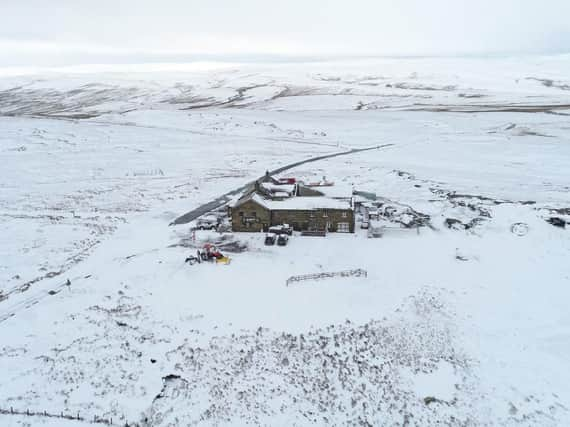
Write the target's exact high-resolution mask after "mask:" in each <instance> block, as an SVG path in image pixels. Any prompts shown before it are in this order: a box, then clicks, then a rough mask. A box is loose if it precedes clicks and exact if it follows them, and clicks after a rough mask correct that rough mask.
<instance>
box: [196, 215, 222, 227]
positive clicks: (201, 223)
mask: <svg viewBox="0 0 570 427" xmlns="http://www.w3.org/2000/svg"><path fill="white" fill-rule="evenodd" d="M218 224H219V219H218V217H216V216H214V215H207V216H203V217H200V218H198V220H197V221H196V228H197V229H199V230H215V229H216V228H218Z"/></svg>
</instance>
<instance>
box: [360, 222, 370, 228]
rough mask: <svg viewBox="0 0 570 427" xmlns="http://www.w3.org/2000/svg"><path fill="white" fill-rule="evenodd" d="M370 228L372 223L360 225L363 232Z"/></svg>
mask: <svg viewBox="0 0 570 427" xmlns="http://www.w3.org/2000/svg"><path fill="white" fill-rule="evenodd" d="M368 227H370V223H369V222H368V221H362V223H361V224H360V228H362V229H363V230H368Z"/></svg>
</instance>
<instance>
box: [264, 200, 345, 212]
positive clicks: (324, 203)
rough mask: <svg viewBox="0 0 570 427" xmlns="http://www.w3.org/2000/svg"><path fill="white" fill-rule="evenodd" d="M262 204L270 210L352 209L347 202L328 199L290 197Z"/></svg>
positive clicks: (265, 201)
mask: <svg viewBox="0 0 570 427" xmlns="http://www.w3.org/2000/svg"><path fill="white" fill-rule="evenodd" d="M263 203H264V206H267V208H269V209H271V210H280V209H298V210H312V209H352V207H351V204H350V203H349V202H347V201H342V200H335V199H329V198H328V197H291V198H289V199H285V200H280V201H277V200H263Z"/></svg>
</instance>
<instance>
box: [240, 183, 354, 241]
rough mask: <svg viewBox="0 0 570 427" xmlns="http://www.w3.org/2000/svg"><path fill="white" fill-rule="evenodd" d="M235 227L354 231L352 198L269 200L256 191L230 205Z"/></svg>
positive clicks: (244, 230)
mask: <svg viewBox="0 0 570 427" xmlns="http://www.w3.org/2000/svg"><path fill="white" fill-rule="evenodd" d="M231 218H232V230H233V231H242V232H254V231H265V230H267V229H268V228H269V227H270V226H273V225H279V224H289V225H290V226H291V227H293V229H294V230H296V231H330V232H344V233H354V209H353V206H352V203H351V201H346V200H335V199H331V198H327V197H291V198H287V199H285V200H279V201H277V200H269V199H266V198H264V197H262V196H261V195H260V194H259V193H257V192H256V191H252V192H250V193H249V194H247V195H246V196H244V197H242V198H241V199H239V200H238V201H237V202H235V204H234V205H233V206H232V207H231Z"/></svg>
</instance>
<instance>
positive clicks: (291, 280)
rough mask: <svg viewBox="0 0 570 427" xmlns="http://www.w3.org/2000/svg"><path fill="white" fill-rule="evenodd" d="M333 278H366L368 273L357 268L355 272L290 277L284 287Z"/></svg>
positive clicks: (346, 271)
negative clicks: (306, 281) (295, 283)
mask: <svg viewBox="0 0 570 427" xmlns="http://www.w3.org/2000/svg"><path fill="white" fill-rule="evenodd" d="M333 277H368V272H367V271H366V270H363V269H361V268H357V269H356V270H345V271H337V272H334V273H325V272H323V273H314V274H305V275H302V276H291V277H289V278H288V279H287V282H286V285H287V286H289V285H290V284H291V283H294V282H303V281H305V280H319V279H330V278H333Z"/></svg>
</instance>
